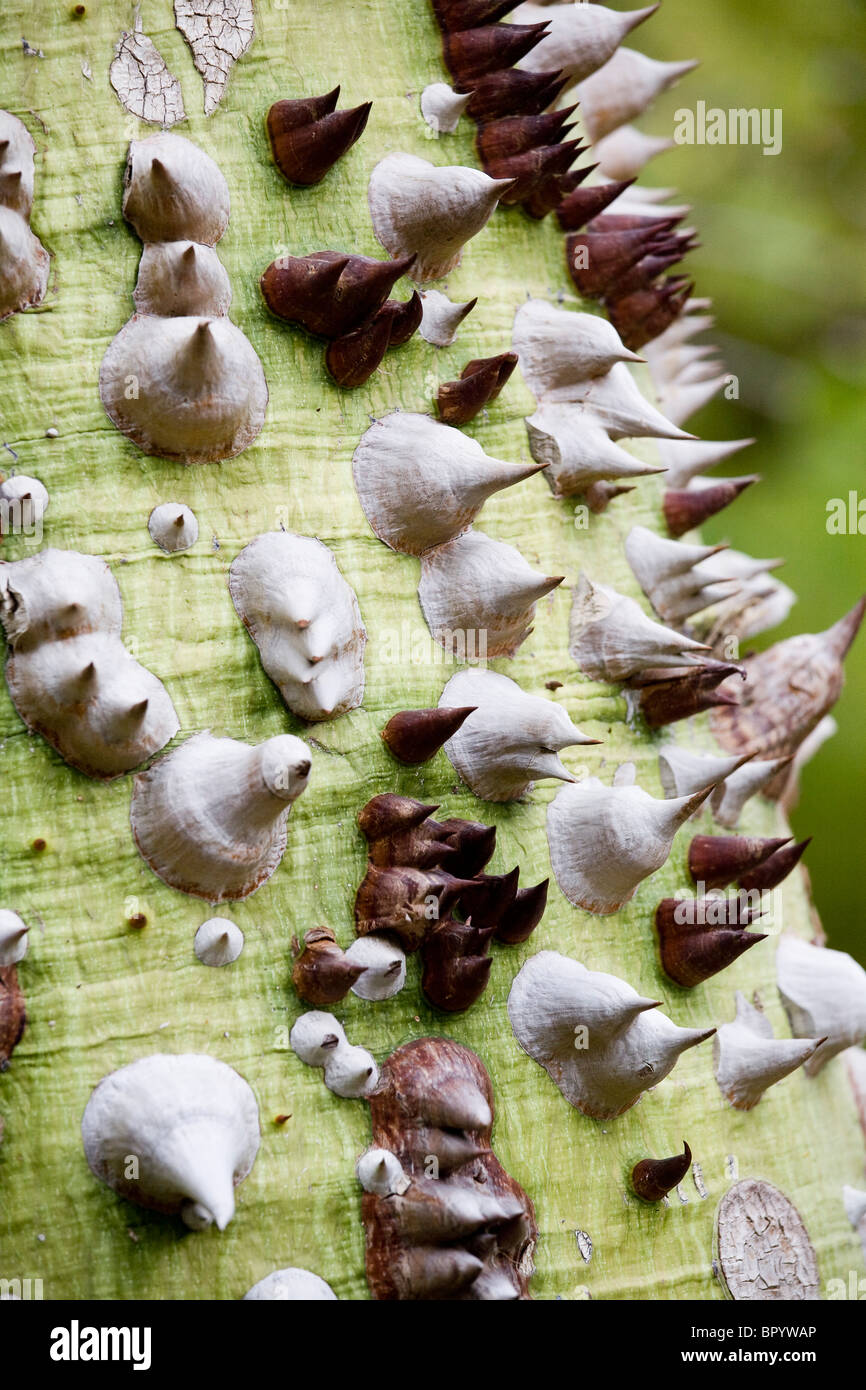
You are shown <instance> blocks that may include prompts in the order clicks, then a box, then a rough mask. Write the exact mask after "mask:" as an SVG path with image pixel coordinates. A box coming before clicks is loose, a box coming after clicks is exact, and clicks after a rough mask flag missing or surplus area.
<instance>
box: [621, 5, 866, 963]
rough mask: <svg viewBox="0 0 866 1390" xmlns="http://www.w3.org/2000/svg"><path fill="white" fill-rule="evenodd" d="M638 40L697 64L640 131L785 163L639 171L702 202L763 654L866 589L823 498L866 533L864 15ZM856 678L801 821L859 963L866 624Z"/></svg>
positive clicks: (852, 12) (670, 27)
mask: <svg viewBox="0 0 866 1390" xmlns="http://www.w3.org/2000/svg"><path fill="white" fill-rule="evenodd" d="M633 46H634V47H636V48H640V49H642V50H643V51H644V52H646V53H649V54H650V55H651V56H653V57H655V58H661V59H666V60H673V59H682V58H694V57H700V58H701V60H702V62H701V67H700V68H698V69H697V70H696V71H695V72H693V73H691V74H690V75H689V76H688V77H687V78H685V79H684V80H683V81H682V82H681V83H680V85H679V86H678V87H677V88H675V89H674V90H673V91H672V92H670V93H668V94H666V96H665V98H664V99H663V100H661V101H660V102H658V103H657V105H656V106H655V107H654V108H653V110H652V111H651V112H650V113H649V114H648V115H647V116H646V117H645V118H644V119H643V121H642V122H641V123H640V124H641V127H642V128H643V129H644V130H645V131H647V132H648V133H651V134H654V135H662V134H668V135H672V134H673V129H674V113H675V112H676V111H677V110H678V109H680V108H686V107H687V108H690V109H692V110H693V109H694V108H695V105H696V103H697V102H698V101H699V100H703V101H705V102H706V103H707V106H708V107H710V106H718V107H722V108H723V109H724V110H728V109H730V108H731V107H758V108H764V107H768V108H771V109H774V108H780V109H781V111H782V150H781V153H780V154H778V155H777V156H765V155H764V154H763V152H762V149H761V147H760V146H755V145H745V146H743V145H740V146H736V145H735V146H725V145H715V146H710V145H693V146H679V147H677V148H676V149H674V150H673V151H671V152H670V153H666V154H664V155H662V156H660V157H659V158H657V159H656V160H655V161H654V162H653V163H652V164H651V165H650V166H649V168H648V169H647V170H646V172H645V173H644V175H643V177H642V182H645V183H656V184H664V185H668V184H672V185H676V187H677V188H678V189H679V190H680V191H681V192H682V193H683V195H684V198H685V200H686V201H688V202H689V203H691V204H692V206H693V214H692V217H691V218H690V219H689V221H690V222H693V223H694V225H696V227H697V229H698V231H699V233H700V237H701V242H702V246H701V249H700V250H698V251H697V252H695V253H694V254H693V255H692V256H691V257H690V258H689V262H688V265H689V268H690V270H691V272H692V274H693V276H694V278H695V280H696V293H697V294H700V295H710V296H712V298H713V300H714V301H715V303H714V312H715V315H716V327H715V328H714V329H713V330H712V331H711V334H710V335H709V336H710V338H711V339H712V341H713V342H715V343H717V344H718V346H719V349H720V352H721V355H722V356H723V357H724V359H725V361H726V364H727V367H728V369H729V370H730V371H731V372H733V373H735V374H736V376H737V377H738V379H739V400H736V401H727V400H724V399H720V400H718V401H717V402H714V403H713V404H712V405H711V406H708V407H707V408H706V409H705V410H703V411H702V412H701V413H700V414H699V415H696V416H694V417H693V418H692V419H691V421H690V422H689V428H691V429H693V430H694V431H695V433H697V434H699V435H701V436H702V437H703V438H706V439H736V438H741V437H745V436H750V435H754V436H755V437H756V438H757V443H756V444H754V445H753V446H752V448H751V449H749V450H747V451H743V452H742V453H741V454H739V455H737V456H736V458H734V459H732V460H731V461H730V466H727V467H720V468H719V469H717V470H713V471H714V474H717V475H721V474H722V473H724V472H728V473H730V474H738V473H751V472H757V473H760V474H761V475H762V476H763V482H762V483H761V484H760V485H759V486H758V487H755V488H753V489H751V490H750V491H749V492H747V493H746V494H745V495H744V496H743V498H742V499H741V500H740V501H739V502H737V503H735V504H734V506H733V507H731V508H730V510H729V511H727V512H725V513H723V514H722V516H721V517H720V518H718V519H717V520H716V521H715V522H713V523H711V524H710V526H708V527H707V528H706V530H705V534H706V535H707V537H708V538H709V539H711V540H722V539H724V540H729V541H730V542H731V544H733V545H735V546H736V547H738V548H739V549H742V550H745V551H747V552H749V553H750V554H752V555H784V556H785V557H786V558H787V564H786V565H785V568H784V569H782V570H781V571H780V572H779V577H780V579H782V580H784V582H785V583H787V584H788V585H790V587H791V588H792V589H794V591H795V592H796V593H797V595H798V602H797V604H796V605H795V606H794V608H793V610H792V612H791V614H790V616H789V618H788V620H787V621H786V622H785V624H784V625H782V626H780V627H778V628H775V629H773V631H772V632H769V633H765V634H762V635H761V636H760V637H759V638H756V639H754V642H753V644H751V645H754V646H755V647H765V646H768V645H770V644H771V643H772V642H775V641H777V640H778V639H779V638H782V637H787V636H790V635H791V634H793V633H796V632H817V631H820V630H821V629H822V628H824V627H827V626H828V625H829V624H830V623H831V622H832V621H834V620H835V619H836V618H838V617H839V616H841V614H842V613H843V612H845V611H846V610H847V609H848V608H850V607H851V605H852V604H853V603H854V602H855V600H856V599H857V598H858V597H859V595H860V594H861V593H862V592H863V591H864V589H866V534H864V535H856V534H855V535H831V534H829V533H828V531H827V503H828V501H829V500H830V499H831V498H834V497H842V498H847V496H848V493H849V492H850V491H852V490H853V491H856V492H857V493H858V495H859V497H860V499H861V500H862V501H863V510H864V516H863V520H862V526H863V530H864V532H866V463H864V458H866V390H864V387H866V247H864V235H866V178H864V172H863V167H864V154H866V7H864V5H863V3H862V0H826V3H823V4H815V3H814V0H785V3H784V4H779V3H777V2H776V0H722V3H709V0H704V2H703V3H695V0H664V3H663V4H662V6H661V9H660V10H659V11H658V12H657V14H655V15H654V16H653V17H652V19H650V20H649V22H648V23H647V24H645V25H642V26H641V28H640V29H639V30H638V31H637V33H636V34H635V36H634V44H633ZM677 201H679V200H677ZM705 340H706V339H705ZM847 676H848V681H847V687H846V690H845V693H844V695H843V697H842V699H841V701H840V702H839V705H838V706H837V708H836V710H835V717H836V719H837V722H838V725H839V732H838V734H837V735H836V736H835V737H834V738H833V739H831V740H830V741H829V742H828V743H826V744H825V745H824V747H823V748H822V749H821V751H820V752H819V753H818V755H817V757H816V758H815V760H814V761H813V762H811V763H810V764H809V765H808V766H807V767H806V769H805V772H804V774H803V778H802V794H801V799H800V804H799V806H798V808H797V809H796V811H795V812H794V814H793V825H794V829H795V831H796V832H797V835H798V837H799V838H802V837H805V836H806V835H812V834H813V835H814V836H815V839H814V842H813V843H812V845H811V846H810V847H809V849H808V851H807V853H806V859H805V863H806V866H807V868H808V869H809V871H810V873H811V876H812V884H813V889H814V894H815V902H816V905H817V908H818V911H819V913H820V915H821V918H822V920H823V924H824V928H825V930H826V931H827V934H828V937H829V941H830V944H831V945H833V946H836V947H839V948H841V949H844V950H848V951H851V952H852V953H853V954H854V955H855V956H857V957H858V958H859V959H860V960H861V961H864V962H866V914H864V908H863V904H862V902H861V898H860V894H861V892H862V891H863V878H862V872H863V867H864V863H866V834H864V823H866V806H864V789H863V788H864V770H866V722H864V707H866V633H861V635H860V637H859V639H858V642H857V643H856V644H855V646H854V649H853V651H852V652H851V654H850V656H849V658H848V663H847Z"/></svg>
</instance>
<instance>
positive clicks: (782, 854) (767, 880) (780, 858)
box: [738, 835, 812, 893]
mask: <svg viewBox="0 0 866 1390" xmlns="http://www.w3.org/2000/svg"><path fill="white" fill-rule="evenodd" d="M782 843H783V845H784V843H785V842H784V841H783V842H782ZM811 843H812V836H811V835H810V836H809V838H808V839H806V840H801V841H800V842H799V844H796V845H787V846H786V847H785V848H780V849H778V850H777V851H776V853H775V854H772V855H771V856H770V857H769V858H768V859H766V860H765V861H763V862H762V863H761V864H760V865H759V866H758V867H757V868H754V869H750V870H749V872H748V873H746V874H743V876H742V877H741V878H740V879H738V883H739V886H740V887H741V888H744V889H745V890H746V891H747V892H753V891H755V890H757V891H758V892H761V893H763V892H768V891H769V890H770V889H772V888H777V887H778V886H779V884H780V883H781V882H782V881H783V880H784V879H786V878H787V877H788V875H789V873H791V871H792V870H793V869H794V868H795V867H796V866H797V864H799V862H800V860H801V859H802V857H803V855H804V854H805V852H806V850H807V848H808V847H809V845H810V844H811Z"/></svg>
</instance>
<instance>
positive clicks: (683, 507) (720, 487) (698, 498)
mask: <svg viewBox="0 0 866 1390" xmlns="http://www.w3.org/2000/svg"><path fill="white" fill-rule="evenodd" d="M758 482H760V476H759V474H757V473H752V474H749V475H748V476H747V477H743V478H724V479H722V480H721V481H720V482H718V483H714V484H713V485H712V486H711V487H702V488H696V489H692V488H683V489H680V488H677V489H673V490H669V491H668V492H666V493H665V495H664V498H663V499H662V511H663V512H664V515H665V521H666V522H667V527H668V530H669V531H670V533H671V535H672V536H675V537H676V536H683V535H685V533H686V532H687V531H692V530H694V529H695V528H696V527H698V526H703V524H704V522H705V521H709V519H710V517H711V516H715V515H716V514H717V513H718V512H720V511H722V510H723V508H725V507H727V506H729V505H730V504H731V502H733V501H735V500H736V498H738V497H739V496H740V493H741V492H745V490H746V488H747V487H751V485H752V483H758Z"/></svg>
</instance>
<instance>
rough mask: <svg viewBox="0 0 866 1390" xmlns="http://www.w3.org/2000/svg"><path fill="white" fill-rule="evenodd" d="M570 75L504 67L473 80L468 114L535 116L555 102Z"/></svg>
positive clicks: (491, 117)
mask: <svg viewBox="0 0 866 1390" xmlns="http://www.w3.org/2000/svg"><path fill="white" fill-rule="evenodd" d="M567 81H568V78H567V77H566V76H564V75H563V74H562V73H560V72H524V71H522V70H521V69H520V68H505V69H503V71H501V72H492V73H489V74H488V75H487V76H485V77H482V78H480V79H479V80H477V81H476V82H473V84H472V88H473V90H472V98H471V100H470V102H469V105H468V106H467V107H466V112H467V115H469V116H471V118H472V120H474V121H478V122H479V123H480V122H484V121H495V120H499V119H500V117H502V116H533V115H539V114H540V113H541V112H542V111H545V110H547V108H548V107H549V106H552V105H553V103H554V101H555V100H556V98H557V97H558V96H559V94H560V92H561V91H562V90H563V88H564V87H565V86H566V83H567Z"/></svg>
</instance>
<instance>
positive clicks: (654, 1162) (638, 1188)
mask: <svg viewBox="0 0 866 1390" xmlns="http://www.w3.org/2000/svg"><path fill="white" fill-rule="evenodd" d="M691 1166H692V1151H691V1149H690V1148H689V1146H688V1144H687V1143H686V1141H685V1139H684V1140H683V1151H682V1153H681V1154H675V1155H674V1157H673V1158H644V1159H642V1160H641V1162H640V1163H636V1164H635V1166H634V1167H633V1168H632V1170H631V1185H632V1187H633V1189H634V1191H635V1192H636V1194H637V1195H638V1197H641V1198H642V1199H643V1200H644V1201H645V1202H660V1201H661V1199H662V1198H663V1197H665V1196H667V1194H668V1193H669V1192H672V1191H673V1190H674V1188H675V1187H677V1186H678V1185H679V1184H680V1183H681V1182H682V1180H683V1178H684V1177H685V1175H686V1173H687V1172H688V1171H689V1169H690V1168H691Z"/></svg>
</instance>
